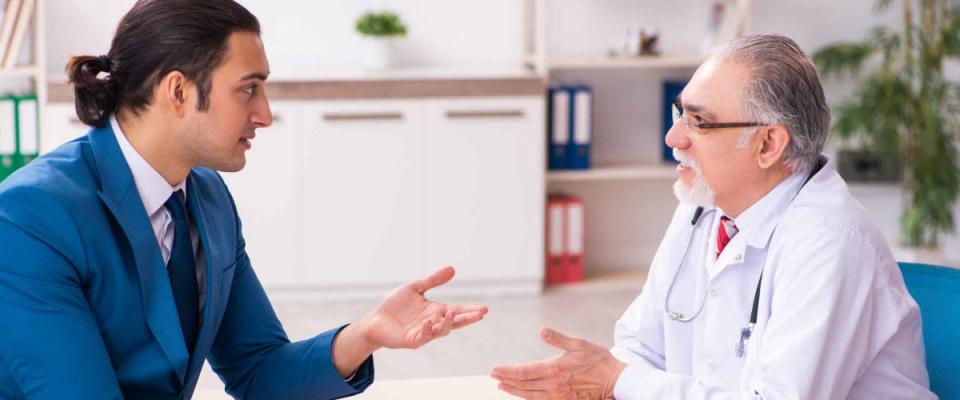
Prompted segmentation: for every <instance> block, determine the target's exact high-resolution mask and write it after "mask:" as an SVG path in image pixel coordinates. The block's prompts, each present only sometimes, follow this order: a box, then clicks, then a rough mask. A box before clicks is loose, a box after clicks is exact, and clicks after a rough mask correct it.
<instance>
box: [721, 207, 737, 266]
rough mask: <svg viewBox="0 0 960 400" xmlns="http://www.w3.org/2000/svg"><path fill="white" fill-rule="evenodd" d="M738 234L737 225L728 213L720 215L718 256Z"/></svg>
mask: <svg viewBox="0 0 960 400" xmlns="http://www.w3.org/2000/svg"><path fill="white" fill-rule="evenodd" d="M736 234H737V225H736V224H734V223H733V220H731V219H730V218H727V216H726V215H724V216H722V217H720V228H719V229H718V230H717V258H719V257H720V253H723V249H724V248H725V247H727V243H730V239H731V238H733V237H734V236H735V235H736Z"/></svg>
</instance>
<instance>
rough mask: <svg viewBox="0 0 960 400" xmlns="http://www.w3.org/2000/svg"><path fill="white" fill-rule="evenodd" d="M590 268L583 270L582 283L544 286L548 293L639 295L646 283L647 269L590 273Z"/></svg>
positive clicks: (638, 268)
mask: <svg viewBox="0 0 960 400" xmlns="http://www.w3.org/2000/svg"><path fill="white" fill-rule="evenodd" d="M590 270H591V267H590V266H587V267H585V268H584V271H586V276H585V277H584V279H583V281H582V282H572V283H560V284H556V285H549V286H546V288H545V290H547V291H550V292H572V293H583V292H588V293H589V292H607V293H609V292H610V291H613V290H635V291H636V292H637V293H640V289H641V288H643V284H644V283H645V282H646V281H647V272H648V270H649V267H637V268H633V269H631V270H623V271H608V272H601V273H590Z"/></svg>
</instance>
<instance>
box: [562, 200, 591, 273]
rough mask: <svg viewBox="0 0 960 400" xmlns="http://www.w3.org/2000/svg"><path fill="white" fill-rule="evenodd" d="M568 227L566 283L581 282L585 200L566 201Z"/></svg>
mask: <svg viewBox="0 0 960 400" xmlns="http://www.w3.org/2000/svg"><path fill="white" fill-rule="evenodd" d="M564 209H565V211H566V220H565V223H566V226H567V240H565V242H566V244H567V268H566V271H565V272H566V274H565V275H566V276H565V279H564V281H565V282H580V281H582V280H583V262H584V247H585V246H586V242H585V240H584V239H585V221H584V207H583V200H580V199H576V198H568V199H567V200H566V206H565V207H564Z"/></svg>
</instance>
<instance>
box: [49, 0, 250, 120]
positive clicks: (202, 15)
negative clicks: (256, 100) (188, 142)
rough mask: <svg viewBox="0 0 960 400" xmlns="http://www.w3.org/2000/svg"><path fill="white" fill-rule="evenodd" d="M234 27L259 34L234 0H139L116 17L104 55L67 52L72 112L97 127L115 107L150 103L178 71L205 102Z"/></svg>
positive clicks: (205, 106) (134, 108)
mask: <svg viewBox="0 0 960 400" xmlns="http://www.w3.org/2000/svg"><path fill="white" fill-rule="evenodd" d="M234 32H253V33H256V34H260V22H259V21H257V17H255V16H253V14H251V13H250V11H247V9H246V8H243V6H241V5H239V4H237V3H236V2H234V1H233V0H204V1H197V0H139V1H137V3H136V4H135V5H134V6H133V8H132V9H130V11H129V12H127V14H126V15H125V16H124V17H123V19H122V20H120V25H118V26H117V33H116V35H114V37H113V43H112V45H111V46H110V51H109V52H108V53H107V54H106V55H102V56H99V57H94V56H77V57H72V58H71V59H70V62H69V63H68V64H67V68H66V72H67V76H68V77H69V79H70V83H72V84H73V86H74V94H75V96H76V106H77V117H79V118H80V120H81V121H83V123H85V124H87V125H90V126H93V127H102V126H104V125H106V123H107V119H108V118H109V116H110V114H113V113H115V112H117V110H119V109H120V108H124V109H129V110H130V111H132V112H133V113H134V114H137V113H139V112H140V111H142V110H143V109H144V108H145V107H146V106H147V105H149V104H150V99H151V97H152V96H153V89H154V88H155V87H156V86H157V85H158V84H159V83H160V80H161V79H163V77H164V76H166V75H167V74H169V73H170V72H173V71H180V72H181V73H183V75H184V76H186V77H187V79H189V80H190V81H192V82H193V83H194V84H195V85H196V86H197V93H198V94H197V108H198V109H200V110H206V109H208V108H209V106H210V104H209V94H210V86H211V81H210V75H211V73H212V72H213V70H214V69H215V68H216V67H218V66H219V65H220V63H221V62H222V61H223V57H224V55H225V54H226V52H227V40H228V39H229V37H230V34H231V33H234Z"/></svg>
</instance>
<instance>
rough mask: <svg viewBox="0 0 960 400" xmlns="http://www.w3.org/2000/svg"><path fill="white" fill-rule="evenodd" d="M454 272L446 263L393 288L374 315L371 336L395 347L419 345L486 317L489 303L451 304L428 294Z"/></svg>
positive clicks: (372, 316)
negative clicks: (482, 304)
mask: <svg viewBox="0 0 960 400" xmlns="http://www.w3.org/2000/svg"><path fill="white" fill-rule="evenodd" d="M454 274H455V272H454V269H453V267H445V268H442V269H440V270H438V271H436V272H434V273H433V274H430V276H427V277H426V278H423V279H420V280H417V281H413V282H410V283H408V284H406V285H403V286H400V287H398V288H396V289H394V290H393V291H392V292H390V293H389V294H388V295H387V297H386V298H384V299H383V302H381V303H380V305H379V306H377V308H376V309H374V310H373V312H372V313H371V315H370V317H371V318H372V322H373V323H372V324H371V326H372V329H371V330H370V331H369V332H368V335H369V340H370V341H372V342H374V343H378V344H380V345H381V346H383V347H387V348H392V349H396V348H405V349H416V348H418V347H420V346H423V345H424V344H426V343H427V342H429V341H430V340H433V339H436V338H439V337H443V336H446V335H447V334H448V333H450V330H451V329H458V328H461V327H464V326H467V325H470V324H472V323H474V322H477V321H480V320H481V319H483V316H484V315H485V314H486V313H487V307H485V306H477V305H471V306H457V305H448V304H443V303H437V302H434V301H431V300H429V299H427V298H426V296H425V294H426V292H427V291H428V290H430V289H432V288H435V287H437V286H440V285H443V284H444V283H447V282H449V281H450V279H452V278H453V275H454Z"/></svg>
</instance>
